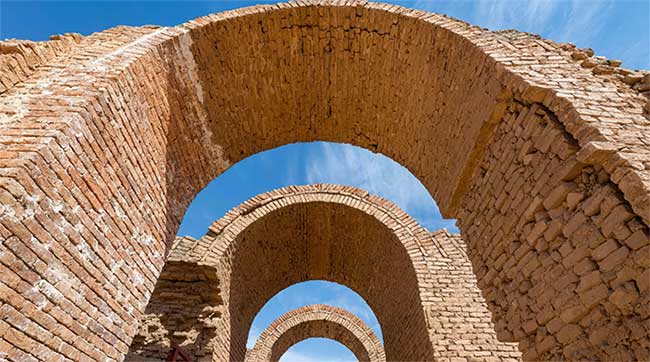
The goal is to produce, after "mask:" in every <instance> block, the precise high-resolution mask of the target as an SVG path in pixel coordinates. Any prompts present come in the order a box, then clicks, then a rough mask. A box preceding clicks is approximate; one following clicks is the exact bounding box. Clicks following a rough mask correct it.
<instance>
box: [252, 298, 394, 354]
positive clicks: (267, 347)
mask: <svg viewBox="0 0 650 362" xmlns="http://www.w3.org/2000/svg"><path fill="white" fill-rule="evenodd" d="M316 337H319V338H329V339H332V340H335V341H338V342H340V343H341V344H343V345H344V346H346V347H348V349H350V351H351V352H352V353H354V355H355V357H356V358H357V360H358V361H363V362H385V361H386V356H385V354H384V347H383V346H382V344H381V341H379V338H377V335H375V333H374V332H373V331H372V329H370V327H368V325H366V324H365V323H364V322H363V321H362V320H361V319H359V318H357V317H356V316H355V315H354V314H351V313H350V312H347V311H345V310H343V309H341V308H336V307H331V306H328V305H321V304H315V305H308V306H305V307H301V308H298V309H294V310H292V311H289V312H287V313H285V314H283V315H281V316H280V317H278V319H276V320H275V321H273V323H271V325H269V326H268V327H267V328H266V329H265V330H264V331H263V332H262V334H261V335H260V336H259V339H258V340H257V343H255V347H254V348H253V349H252V350H249V351H248V353H246V361H248V362H277V361H279V360H280V357H282V355H283V354H284V353H285V352H286V351H287V350H288V349H289V348H290V347H291V346H293V345H294V344H296V343H298V342H300V341H302V340H305V339H307V338H316Z"/></svg>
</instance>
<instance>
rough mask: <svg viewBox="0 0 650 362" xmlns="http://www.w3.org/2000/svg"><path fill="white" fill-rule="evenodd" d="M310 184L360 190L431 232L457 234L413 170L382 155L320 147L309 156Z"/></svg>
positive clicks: (328, 145) (327, 145) (330, 145)
mask: <svg viewBox="0 0 650 362" xmlns="http://www.w3.org/2000/svg"><path fill="white" fill-rule="evenodd" d="M306 160H307V162H306V165H307V166H306V180H307V182H308V183H335V184H343V185H349V186H354V187H358V188H360V189H364V190H367V191H368V192H370V193H373V194H377V195H379V196H382V197H384V198H385V199H387V200H389V201H392V202H394V203H395V204H397V205H398V206H399V207H401V208H402V209H404V211H406V212H407V213H409V214H410V215H411V216H413V217H414V218H415V219H417V220H418V221H419V222H420V223H421V224H422V225H423V226H425V227H427V228H429V229H434V230H435V229H439V228H440V227H447V228H449V229H452V230H453V231H455V230H456V228H455V226H454V221H453V220H444V219H443V218H442V216H441V215H440V211H439V209H438V206H437V205H436V203H435V201H434V200H433V198H432V197H431V194H429V191H428V190H427V189H426V188H425V187H424V185H422V183H421V182H420V181H419V180H418V179H417V178H416V177H415V176H413V174H411V172H409V170H407V169H406V168H405V167H403V166H402V165H400V164H398V163H397V162H395V161H393V160H391V159H390V158H388V157H385V156H383V155H380V154H375V153H372V152H370V151H368V150H365V149H362V148H359V147H355V146H351V145H344V144H333V143H319V147H318V148H311V149H310V152H309V153H308V154H307V155H306Z"/></svg>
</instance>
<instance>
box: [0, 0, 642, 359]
mask: <svg viewBox="0 0 650 362" xmlns="http://www.w3.org/2000/svg"><path fill="white" fill-rule="evenodd" d="M619 65H620V62H617V61H612V60H607V59H604V58H603V57H598V56H594V54H593V52H592V51H590V50H588V49H587V50H581V49H576V48H575V46H572V45H570V44H556V43H554V42H552V41H548V40H545V39H542V38H540V37H538V36H535V35H531V34H526V33H520V32H517V31H504V32H492V31H489V30H485V29H481V28H478V27H475V26H472V25H469V24H466V23H463V22H461V21H458V20H455V19H451V18H448V17H445V16H443V15H437V14H430V13H426V12H422V11H415V10H410V9H405V8H401V7H398V6H394V5H386V4H380V3H367V2H357V1H298V2H292V3H282V4H277V5H264V6H256V7H250V8H244V9H238V10H233V11H229V12H224V13H219V14H213V15H208V16H206V17H202V18H199V19H196V20H193V21H190V22H187V23H185V24H181V25H179V26H176V27H152V26H147V27H117V28H113V29H109V30H106V31H103V32H100V33H95V34H92V35H89V36H86V37H81V36H78V35H73V34H69V35H66V36H55V37H54V38H53V40H51V41H49V42H39V43H31V42H27V41H13V40H12V41H5V42H1V43H0V83H1V84H2V86H1V87H0V240H1V243H0V296H1V297H0V298H1V299H0V303H1V304H0V336H1V337H0V354H2V355H4V356H5V357H3V358H8V359H10V360H21V361H22V360H24V361H30V360H47V361H60V360H66V359H71V360H101V361H104V360H122V359H124V358H125V356H126V354H127V353H128V352H129V348H130V346H131V345H132V342H133V341H134V337H135V336H136V334H137V333H138V328H139V326H140V320H141V319H142V317H143V315H144V313H145V309H146V307H147V304H148V303H149V301H150V300H151V299H152V295H154V294H155V293H154V288H155V286H156V285H157V282H158V280H159V277H160V276H161V270H162V269H163V267H164V266H165V262H166V256H167V254H168V253H169V251H170V250H171V249H170V248H171V246H172V244H173V241H174V239H175V234H176V231H177V230H178V225H179V223H180V220H181V218H182V215H183V214H184V212H185V209H186V208H187V206H188V205H189V203H190V202H191V200H192V199H193V197H194V196H195V195H196V194H197V193H198V192H199V191H200V190H201V189H202V188H203V187H205V185H207V183H208V182H209V181H211V180H212V179H214V178H215V177H217V176H218V175H220V174H221V173H222V172H223V171H224V170H226V169H227V168H228V167H230V166H232V165H233V164H235V163H236V162H238V161H240V160H242V159H243V158H245V157H247V156H250V155H253V154H256V153H258V152H262V151H265V150H268V149H271V148H274V147H278V146H282V145H285V144H289V143H293V142H308V141H315V140H323V141H332V142H341V143H349V144H353V145H357V146H360V147H364V148H367V149H369V150H371V151H374V152H380V153H382V154H384V155H386V156H388V157H391V158H393V159H394V160H396V161H397V162H399V163H401V164H402V165H404V166H405V167H407V168H408V169H409V170H410V171H411V172H412V173H413V174H414V175H415V176H416V177H417V178H418V179H419V180H420V181H421V182H422V183H423V184H424V185H425V187H426V188H427V189H428V190H429V191H430V193H431V195H432V196H433V197H434V199H435V200H436V202H437V204H438V205H439V207H440V209H441V211H442V213H443V215H444V216H445V217H448V218H455V219H457V220H458V226H459V228H460V230H461V233H462V239H463V240H464V243H466V245H467V254H468V256H469V259H470V260H471V264H472V270H473V272H474V273H475V276H476V279H477V281H478V287H479V288H480V290H481V292H482V295H483V297H484V300H485V302H486V303H487V307H488V309H489V311H490V312H491V315H492V320H493V322H494V328H495V333H496V336H497V337H498V339H499V340H500V341H502V342H513V343H514V342H516V343H517V344H518V347H519V349H520V350H521V352H522V357H523V359H524V360H581V359H589V360H606V361H612V360H617V361H629V360H648V359H650V327H649V325H650V323H649V317H650V307H649V306H650V236H649V231H648V225H649V224H650V140H649V137H650V136H649V135H650V116H649V113H650V103H649V102H648V95H649V94H648V92H649V91H650V75H648V74H647V73H645V72H633V71H629V70H625V69H621V68H619V67H618V66H619ZM309 207H311V206H309V204H304V205H302V204H301V205H300V206H298V205H296V206H295V207H294V209H295V210H303V209H304V210H306V209H307V208H309ZM330 207H332V206H331V205H330ZM294 209H287V210H285V211H282V212H287V213H290V212H294V211H292V210H294ZM282 212H279V214H272V215H271V216H270V218H275V217H280V216H279V215H281V214H282ZM295 212H303V211H295ZM304 212H306V211H304ZM313 212H314V213H318V212H321V213H324V214H327V209H325V210H322V211H317V209H314V210H313ZM355 215H356V214H355ZM360 215H364V214H362V213H359V214H358V216H356V217H357V218H359V221H360V222H363V223H365V224H364V225H366V226H367V227H369V228H371V229H369V230H365V231H364V232H363V234H364V235H366V234H371V235H374V236H376V237H377V238H383V239H390V238H393V239H395V238H396V240H401V239H400V238H401V237H403V236H404V235H401V234H394V235H393V234H391V233H390V232H389V231H388V230H391V229H390V227H387V226H385V225H384V226H382V225H381V224H382V221H383V220H382V221H377V220H375V219H372V218H371V217H369V216H360ZM269 220H270V219H269ZM310 220H311V219H310ZM373 220H374V221H373ZM264 225H266V224H265V222H264V221H261V222H260V223H255V224H253V225H252V226H251V227H252V229H250V230H249V231H245V232H248V233H251V235H253V234H254V230H255V228H261V227H266V226H264ZM407 226H408V225H407ZM408 227H410V226H408ZM372 228H374V229H372ZM314 230H315V229H314ZM349 231H350V232H351V233H352V234H351V239H350V240H354V238H352V236H354V233H362V232H361V231H359V230H357V229H350V230H349ZM323 233H324V234H325V235H328V234H327V231H326V230H324V231H323ZM209 235H210V234H208V237H209ZM390 235H393V236H390ZM213 237H214V236H213ZM277 237H279V235H278V236H276V238H277ZM314 240H321V239H314ZM246 242H251V243H253V242H254V241H249V240H246ZM278 242H279V241H278ZM315 242H317V241H310V243H315ZM414 243H415V242H414ZM389 244H390V243H389ZM353 245H356V244H353ZM390 245H391V246H390V247H388V246H387V248H384V249H382V250H376V249H373V248H369V249H358V248H357V246H351V245H347V246H345V248H346V249H345V250H346V251H347V252H352V253H357V254H358V255H359V256H360V257H359V260H367V263H362V264H361V265H360V266H359V268H362V267H363V265H366V264H369V265H370V264H372V265H377V266H378V268H379V267H381V268H379V269H378V270H379V271H374V272H375V273H377V274H376V275H377V277H376V279H372V278H370V277H369V276H368V275H367V276H365V277H362V273H360V272H355V271H353V270H348V269H346V268H339V269H336V272H337V273H340V272H344V271H345V273H347V272H350V273H351V274H350V275H354V278H357V279H354V278H353V277H351V276H350V277H346V275H347V274H331V275H330V274H327V273H329V272H330V271H331V270H329V269H327V268H325V266H326V265H328V263H329V259H324V260H323V261H322V262H321V264H317V265H314V266H313V268H311V269H309V268H308V269H307V270H309V271H310V273H306V274H304V275H301V276H300V278H297V279H300V280H302V279H306V278H307V277H310V278H311V277H322V276H325V275H326V276H330V277H331V278H333V279H336V280H339V281H340V282H342V283H343V284H346V285H350V284H354V283H359V278H361V280H362V281H363V284H365V285H378V284H376V283H386V284H385V285H386V286H392V287H394V285H391V284H390V283H398V281H391V280H390V278H388V276H382V273H384V274H385V270H390V265H391V264H390V263H393V262H398V260H400V258H402V259H403V260H407V259H404V258H406V257H405V255H410V254H409V253H411V252H412V250H416V249H417V250H420V249H419V247H417V246H414V247H415V249H408V248H405V247H404V246H403V245H404V244H402V246H400V245H398V243H397V242H394V243H392V244H390ZM413 245H417V243H415V244H413ZM341 247H343V246H341ZM359 247H361V245H359ZM316 250H321V249H319V248H318V247H317V246H314V249H307V250H303V251H302V253H303V254H304V257H307V256H308V255H312V254H309V253H310V252H311V253H314V252H315V251H316ZM405 250H408V251H407V252H405ZM294 251H295V250H294ZM294 251H292V252H294ZM220 252H221V251H218V250H211V251H210V253H220ZM432 252H433V251H432ZM210 253H208V254H206V257H207V258H212V256H209V255H212V254H210ZM239 253H244V254H246V253H251V254H250V255H248V254H246V255H248V256H247V258H248V257H250V258H252V259H247V260H243V259H241V258H239V259H233V260H232V262H231V263H230V264H228V265H230V267H232V268H233V269H232V271H233V273H232V275H233V276H235V275H238V273H240V272H241V273H245V271H246V265H253V264H255V263H258V262H261V261H258V260H256V259H255V258H262V257H263V256H264V255H263V253H262V251H260V250H258V251H255V250H249V251H248V252H245V251H243V250H242V249H239V248H238V249H237V253H236V254H237V255H239ZM419 253H420V256H419V257H421V259H419V261H418V262H417V263H415V262H413V265H414V271H413V272H411V273H410V274H409V273H405V274H404V278H405V280H404V281H399V282H400V283H399V285H400V286H402V285H407V286H409V287H408V288H406V289H408V290H412V291H415V290H417V291H418V292H417V293H415V292H413V293H412V294H409V295H406V294H404V293H405V292H404V291H403V290H402V289H403V288H401V289H400V288H398V289H397V290H398V291H399V292H398V293H396V294H390V295H388V294H387V295H386V298H387V299H381V298H379V297H378V296H366V298H367V299H368V300H370V299H372V298H375V297H376V298H378V299H377V301H376V302H374V303H375V304H377V305H374V306H373V309H374V310H375V312H376V313H377V315H378V316H379V317H380V318H379V319H380V323H382V328H383V330H385V331H386V332H387V333H385V337H386V339H385V345H384V347H385V351H386V357H387V359H388V360H409V359H410V360H414V359H417V358H423V359H429V358H430V356H432V355H433V356H434V357H436V358H438V359H440V360H443V359H446V358H451V357H446V356H448V354H446V353H449V351H450V350H453V348H458V347H453V348H452V345H451V343H452V342H453V340H450V339H448V338H447V337H444V338H443V337H441V335H439V334H437V333H438V329H439V330H444V329H445V328H446V327H445V326H448V324H445V323H442V325H441V326H436V325H434V324H432V323H431V322H430V321H431V320H435V319H436V318H438V317H439V316H438V315H437V313H438V312H433V309H431V308H436V305H438V304H437V302H438V301H439V300H438V298H439V297H438V295H437V294H436V293H435V290H436V288H439V286H438V284H437V283H438V282H442V280H444V278H442V277H440V278H439V279H440V280H431V281H424V282H423V281H422V279H418V278H419V277H418V275H419V274H417V273H418V272H420V271H422V272H424V270H425V269H421V268H423V267H422V263H424V260H425V258H424V257H423V255H424V254H426V253H427V251H426V247H423V249H422V250H420V251H419ZM244 254H241V255H244ZM233 255H235V254H233ZM292 255H293V254H292ZM296 255H300V253H298V254H296ZM319 256H321V255H319ZM313 257H314V256H313V255H312V258H313ZM323 257H327V256H326V255H324V256H323ZM414 257H418V253H415V256H414ZM170 260H171V259H170ZM310 260H311V259H310ZM267 262H270V261H267ZM404 265H407V264H404ZM283 267H286V266H283V265H282V264H280V265H278V268H279V269H282V268H283ZM238 268H239V269H238ZM320 268H324V269H320ZM429 268H430V266H427V267H426V269H427V273H428V269H429ZM238 270H239V271H238ZM357 270H361V269H357ZM381 270H384V272H380V271H381ZM371 271H372V270H370V269H368V270H366V272H371ZM197 273H198V271H197ZM241 273H240V275H241ZM163 275H164V274H163ZM373 275H374V274H373ZM392 275H395V274H392ZM398 275H399V274H398ZM196 278H198V279H197V282H198V280H203V279H201V278H208V276H202V277H199V276H198V275H197V276H196ZM164 280H168V281H172V282H173V281H174V279H173V278H172V279H163V280H162V281H164ZM218 280H219V284H218V286H216V285H215V287H218V288H220V289H221V290H222V291H223V290H229V293H231V294H230V295H229V296H228V299H227V300H226V299H224V301H223V303H224V305H233V304H232V303H235V302H236V300H237V298H241V296H242V295H244V294H245V293H247V292H246V291H245V290H230V288H231V285H235V284H230V283H231V282H232V281H230V280H225V279H222V278H218ZM409 283H410V284H409ZM418 283H420V284H418ZM421 283H424V284H421ZM373 290H376V289H373ZM267 292H269V291H265V292H264V293H265V294H264V295H265V296H268V297H270V295H269V294H268V293H267ZM360 294H363V293H360ZM418 298H419V301H418ZM208 299H209V298H208ZM397 300H404V301H407V302H408V303H409V304H407V305H408V308H406V309H408V310H411V311H413V313H411V314H409V315H408V316H405V317H408V318H409V319H408V320H409V321H412V324H409V327H408V328H405V327H402V328H401V331H402V332H404V333H403V335H402V336H397V335H396V334H392V333H388V331H390V330H391V328H392V327H391V323H396V322H394V321H391V318H390V313H388V310H389V309H390V308H391V307H390V306H391V303H395V302H396V301H397ZM206 302H207V303H210V301H207V300H206ZM255 302H256V303H257V305H258V306H261V305H262V304H263V303H264V300H263V298H260V299H259V300H255ZM228 303H230V304H228ZM418 303H420V304H418ZM371 304H372V303H371ZM382 308H385V309H382ZM416 311H417V312H416ZM188 312H189V310H188ZM446 312H448V313H453V312H454V311H452V310H448V311H446ZM460 312H463V310H462V309H461V311H460ZM221 313H222V314H221V316H220V317H219V319H218V320H219V321H224V320H231V321H233V324H232V328H230V326H229V328H226V330H225V331H224V332H223V333H221V332H222V331H221V330H217V331H216V332H215V333H216V338H217V339H219V338H222V339H221V342H220V344H218V346H217V347H218V348H226V347H228V348H230V350H229V351H233V352H232V353H234V354H231V356H234V357H232V358H243V354H244V353H245V348H244V345H243V343H244V336H245V334H246V331H245V330H244V329H245V328H244V326H246V325H248V324H249V322H250V321H249V318H252V317H251V316H252V315H254V313H255V311H254V310H252V309H251V310H248V311H246V313H244V312H242V313H244V314H241V315H239V316H238V317H237V318H241V319H237V320H233V319H232V315H231V311H229V310H227V308H226V309H223V310H221ZM424 316H426V318H425V317H424ZM197 318H199V319H205V320H206V321H207V320H208V319H212V317H209V316H208V315H206V316H203V317H201V316H199V317H197ZM449 318H454V317H452V316H450V317H449ZM383 319H385V320H383ZM178 323H181V324H179V325H182V321H180V322H178ZM478 324H480V325H481V326H482V325H483V324H482V323H478ZM481 328H483V327H481ZM456 332H458V331H456ZM206 333H212V332H208V331H206ZM440 333H443V334H444V332H440ZM425 336H426V338H425ZM486 336H491V334H490V333H486ZM138 338H139V337H138ZM197 338H198V337H197ZM400 338H403V339H405V340H407V342H406V344H404V345H402V344H400V343H398V342H396V341H399V339H400ZM201 340H203V339H201ZM135 341H136V342H137V341H138V339H137V338H136V339H135ZM408 343H413V344H417V346H418V347H417V348H415V347H414V349H413V348H411V349H408V350H405V349H406V346H407V345H408ZM447 344H449V345H447ZM400 346H403V347H402V348H403V350H400ZM442 346H447V347H445V349H443V348H442ZM217 347H215V348H217ZM409 348H410V346H409ZM222 351H223V349H222ZM457 352H459V355H458V356H454V358H467V359H468V360H469V359H471V358H474V355H476V356H480V355H481V354H480V353H478V352H477V353H476V354H474V355H471V354H467V355H463V356H460V352H461V351H460V350H457ZM480 358H483V357H480ZM485 358H487V357H485Z"/></svg>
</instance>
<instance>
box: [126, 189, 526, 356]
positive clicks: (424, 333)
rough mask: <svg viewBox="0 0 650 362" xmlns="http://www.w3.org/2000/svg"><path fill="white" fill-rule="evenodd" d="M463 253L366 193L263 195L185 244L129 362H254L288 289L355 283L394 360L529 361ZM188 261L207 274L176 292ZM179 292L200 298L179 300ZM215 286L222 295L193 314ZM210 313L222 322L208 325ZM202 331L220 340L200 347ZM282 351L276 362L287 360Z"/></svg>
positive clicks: (175, 254) (177, 246)
mask: <svg viewBox="0 0 650 362" xmlns="http://www.w3.org/2000/svg"><path fill="white" fill-rule="evenodd" d="M463 245H464V244H463V242H462V240H461V239H460V237H459V236H457V235H456V236H453V235H449V234H448V233H447V232H445V231H439V232H436V233H433V234H432V233H430V232H428V231H427V230H426V229H424V228H422V227H421V226H420V225H418V223H417V222H416V221H415V220H413V219H412V218H411V217H410V216H408V215H407V214H406V213H405V212H404V211H402V210H401V209H399V208H398V207H397V206H396V205H394V204H392V203H391V202H389V201H387V200H384V199H382V198H380V197H378V196H374V195H369V194H368V192H366V191H363V190H359V189H355V188H351V187H346V186H338V185H309V186H291V187H288V188H284V189H279V190H275V191H271V192H268V193H264V194H260V195H258V196H256V197H254V198H252V199H250V200H248V201H246V202H244V203H243V204H241V205H240V206H238V207H236V208H234V209H232V210H231V211H229V212H228V213H227V214H226V215H225V216H224V217H223V218H221V219H219V220H218V221H216V222H214V223H213V224H212V226H210V228H209V231H208V233H207V234H206V235H205V236H204V237H202V238H201V239H199V240H195V239H192V238H189V237H185V238H178V239H177V240H176V242H175V243H174V245H173V247H172V249H171V252H170V254H169V258H168V261H167V264H166V265H165V267H164V268H163V272H162V275H163V276H164V277H163V279H162V281H159V282H158V284H157V285H156V288H155V290H154V294H153V296H152V298H151V301H150V302H149V306H148V307H147V309H146V312H145V315H144V317H143V319H142V322H141V327H140V329H139V332H138V334H137V336H136V338H135V341H136V342H135V343H134V345H132V346H131V352H130V353H129V355H128V356H127V360H134V361H137V360H142V359H146V358H161V357H164V352H165V351H166V349H161V348H160V346H172V345H177V346H180V347H182V348H183V349H184V350H185V351H189V352H192V351H196V353H194V354H193V355H191V357H192V358H194V359H196V360H201V359H202V358H205V360H208V361H210V360H212V361H224V360H231V361H243V360H244V359H245V357H246V351H247V349H246V340H247V337H248V331H249V330H250V326H251V323H252V321H253V318H254V317H255V315H256V314H257V313H258V311H259V310H260V309H261V308H262V306H263V305H264V304H265V303H266V302H267V301H268V300H269V299H270V298H272V297H273V296H274V295H275V294H277V293H278V292H280V291H282V290H283V289H285V288H287V287H289V286H291V285H293V284H296V283H299V282H302V281H306V280H314V279H316V280H329V281H333V282H337V283H340V284H344V285H346V286H348V287H350V288H351V289H352V290H354V291H356V292H357V293H359V295H360V296H361V297H363V298H364V299H365V300H366V301H367V302H368V305H369V306H370V308H371V309H372V310H373V311H374V313H375V315H376V316H377V319H378V320H379V323H380V325H381V328H382V334H383V337H384V348H385V356H386V357H385V359H384V360H388V361H399V360H401V361H407V360H408V361H431V360H434V359H435V360H448V361H451V360H453V359H454V358H465V357H471V358H473V359H474V360H476V361H492V360H500V361H515V360H517V359H519V358H520V357H521V354H520V352H519V351H518V350H517V347H516V345H515V344H514V343H502V342H499V341H498V340H497V336H496V333H495V331H494V324H493V323H492V322H491V315H490V311H489V310H488V308H487V304H486V303H485V300H484V299H483V297H482V296H481V291H480V290H479V289H478V286H477V283H476V278H475V276H474V274H473V273H472V267H471V263H470V262H469V259H468V258H467V255H466V253H465V250H464V246H463ZM377 258H381V260H382V263H377V262H376V260H378V259H377ZM179 265H184V268H185V269H188V270H190V269H193V268H192V267H190V266H191V265H194V266H196V268H195V269H197V270H201V271H202V275H201V277H200V278H196V277H193V276H192V277H187V276H182V280H180V281H177V282H176V284H177V286H172V285H170V284H169V283H168V280H167V277H166V276H167V275H170V274H171V275H180V274H179V273H178V272H177V268H178V266H179ZM169 268H173V269H171V270H170V269H169ZM203 275H213V276H216V278H214V277H210V278H208V277H203ZM396 276H399V277H396ZM209 280H212V281H213V282H212V285H213V286H212V287H207V284H205V283H206V281H209ZM188 281H189V282H190V283H188ZM215 288H217V289H215ZM173 290H177V291H183V290H194V291H195V292H190V293H168V292H170V291H173ZM210 290H213V291H214V290H218V294H217V295H218V296H219V297H218V298H214V299H213V302H211V303H203V302H202V303H200V304H196V305H198V307H197V308H194V309H193V310H190V309H189V308H187V306H188V303H192V302H191V301H192V300H194V299H197V298H199V297H200V296H203V295H205V293H208V294H210V293H212V294H214V293H213V292H210ZM197 293H198V294H197ZM170 294H172V298H168V297H167V296H169V295H170ZM159 295H165V296H166V298H164V299H163V298H160V297H159ZM201 300H205V298H204V297H203V298H202V299H201ZM172 310H174V311H175V310H182V312H181V313H169V312H168V311H172ZM197 311H198V314H197ZM192 313H193V314H192ZM169 315H174V316H179V315H182V316H181V317H179V318H182V321H183V323H182V327H181V326H179V325H178V324H176V325H172V326H171V328H170V326H169V322H166V319H167V318H168V316H169ZM205 315H211V316H212V317H211V318H210V319H209V320H208V321H207V322H206V320H205V318H204V317H203V316H205ZM281 319H282V318H281ZM151 326H155V327H154V328H151ZM270 328H271V327H270ZM184 331H193V333H191V334H190V335H188V336H187V337H185V335H186V333H185V332H184ZM196 331H203V332H200V334H201V335H202V336H212V340H211V341H207V340H206V339H205V338H202V339H199V340H197V338H196V337H195V336H196ZM178 337H181V338H178ZM261 340H262V337H261V338H260V340H258V341H261ZM296 342H298V340H295V341H294V343H296ZM290 346H291V345H286V346H285V347H286V348H289V347H290ZM279 348H280V347H279ZM286 348H285V350H286ZM152 351H153V353H152ZM352 351H353V352H355V349H352ZM283 352H284V351H283ZM275 353H278V352H274V354H273V355H272V358H271V359H272V360H275V359H274V358H279V357H281V354H280V355H276V354H275ZM273 356H274V357H273ZM248 357H250V356H248ZM257 358H258V357H256V359H254V360H257ZM382 358H383V357H382ZM246 360H248V358H247V359H246ZM262 360H265V358H262ZM266 360H268V358H266ZM372 360H374V359H372Z"/></svg>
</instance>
